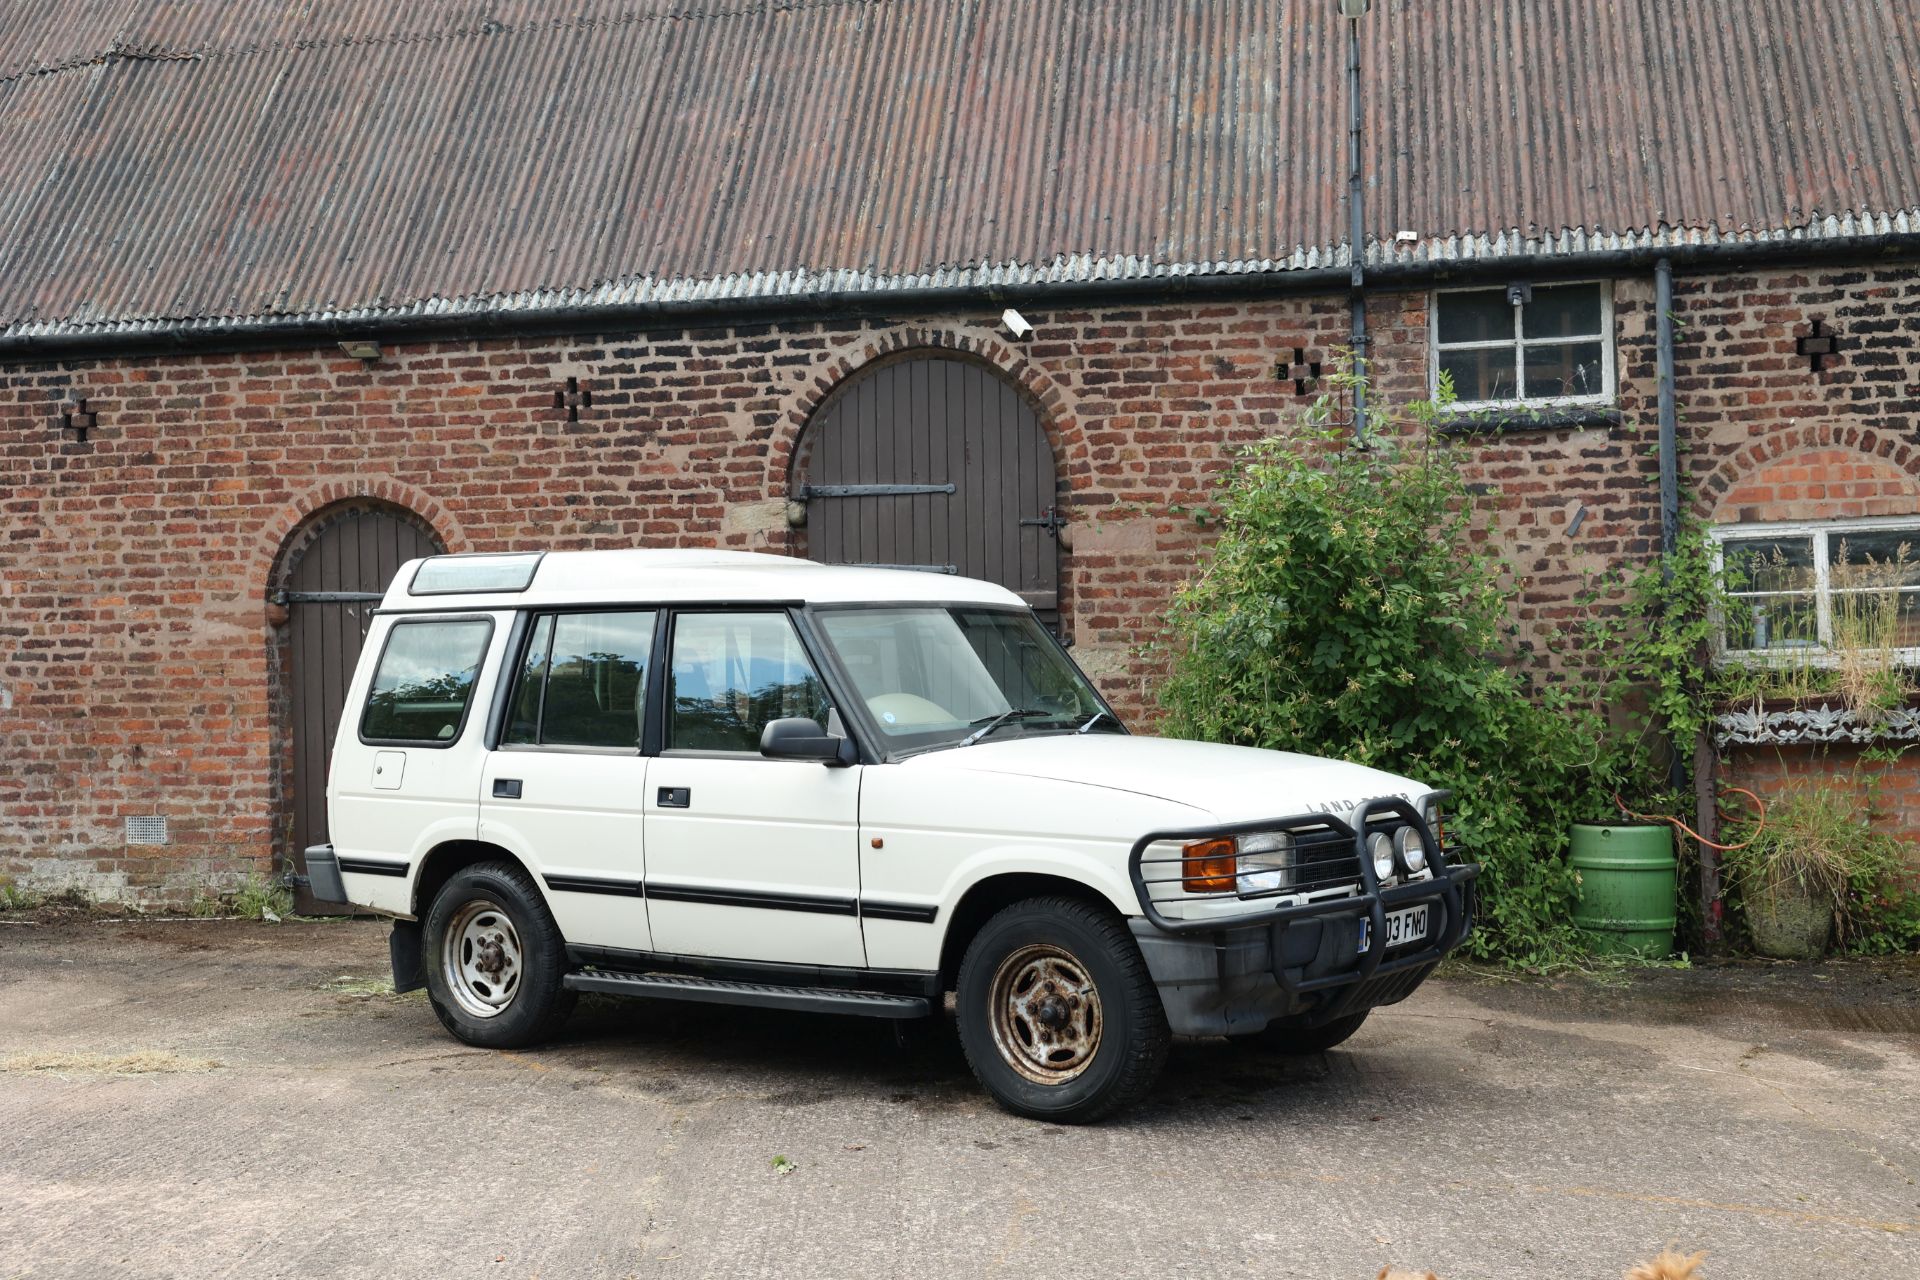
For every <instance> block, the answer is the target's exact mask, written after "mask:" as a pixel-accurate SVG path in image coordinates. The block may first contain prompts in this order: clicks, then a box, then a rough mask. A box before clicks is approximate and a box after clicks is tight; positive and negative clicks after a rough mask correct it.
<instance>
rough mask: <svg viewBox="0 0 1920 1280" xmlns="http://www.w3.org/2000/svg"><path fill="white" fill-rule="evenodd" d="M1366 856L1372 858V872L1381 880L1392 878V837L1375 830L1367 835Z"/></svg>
mask: <svg viewBox="0 0 1920 1280" xmlns="http://www.w3.org/2000/svg"><path fill="white" fill-rule="evenodd" d="M1367 856H1368V857H1370V858H1372V859H1373V874H1374V875H1375V876H1376V877H1377V878H1378V879H1380V880H1381V881H1382V882H1385V881H1388V880H1391V879H1393V837H1392V836H1390V835H1388V834H1387V833H1386V832H1384V831H1376V832H1374V833H1373V834H1372V835H1370V836H1368V837H1367Z"/></svg>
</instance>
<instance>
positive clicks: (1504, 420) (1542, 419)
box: [1437, 405, 1626, 437]
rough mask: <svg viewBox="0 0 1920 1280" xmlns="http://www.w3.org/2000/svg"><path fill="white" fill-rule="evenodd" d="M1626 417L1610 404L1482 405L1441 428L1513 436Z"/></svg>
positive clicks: (1607, 425) (1455, 432) (1609, 423)
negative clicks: (1556, 406)
mask: <svg viewBox="0 0 1920 1280" xmlns="http://www.w3.org/2000/svg"><path fill="white" fill-rule="evenodd" d="M1625 421H1626V415H1625V414H1623V413H1621V412H1620V411H1619V410H1618V409H1614V408H1610V407H1608V406H1606V405H1582V406H1579V407H1577V408H1572V409H1518V408H1515V409H1480V410H1476V411H1475V412H1472V413H1460V414H1456V415H1454V416H1453V417H1450V418H1444V419H1442V420H1441V421H1440V422H1439V423H1438V424H1437V429H1438V430H1439V432H1440V433H1441V434H1442V435H1447V436H1465V437H1473V436H1510V435H1516V434H1519V433H1521V432H1525V431H1579V430H1586V429H1589V428H1593V427H1605V428H1608V429H1612V428H1614V427H1617V426H1619V425H1620V424H1621V423H1623V422H1625Z"/></svg>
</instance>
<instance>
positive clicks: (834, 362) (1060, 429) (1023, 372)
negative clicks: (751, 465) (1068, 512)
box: [767, 328, 1092, 494]
mask: <svg viewBox="0 0 1920 1280" xmlns="http://www.w3.org/2000/svg"><path fill="white" fill-rule="evenodd" d="M915 354H922V355H928V356H946V357H953V356H959V357H961V358H963V359H970V360H972V361H973V363H975V364H979V365H982V366H984V367H985V368H988V369H991V370H992V371H993V372H994V373H996V374H998V375H999V376H1000V377H1002V378H1004V379H1005V380H1006V381H1007V382H1008V383H1010V384H1011V385H1012V386H1013V387H1014V388H1015V390H1017V391H1018V392H1019V393H1020V394H1021V396H1022V397H1023V398H1025V399H1026V400H1027V402H1028V404H1029V405H1030V406H1031V407H1032V409H1033V411H1034V414H1035V416H1036V417H1038V418H1039V420H1040V429H1041V430H1042V431H1044V432H1045V433H1046V437H1047V445H1048V447H1050V448H1051V449H1052V450H1053V457H1054V465H1055V467H1056V468H1057V471H1058V474H1060V475H1062V476H1065V477H1067V478H1068V479H1069V481H1070V483H1072V485H1073V487H1074V488H1076V489H1078V488H1079V487H1080V486H1081V484H1082V483H1083V482H1084V481H1085V479H1086V478H1088V477H1090V476H1091V474H1092V469H1091V466H1090V465H1089V464H1088V463H1087V460H1086V457H1087V443H1086V435H1085V432H1084V431H1083V430H1082V429H1081V426H1080V424H1079V423H1078V422H1077V421H1075V419H1074V418H1073V415H1072V414H1070V413H1068V412H1067V397H1066V394H1065V393H1064V392H1062V391H1061V390H1060V387H1059V385H1058V384H1057V383H1055V382H1054V380H1053V379H1052V378H1050V377H1048V376H1047V374H1046V373H1045V372H1043V371H1042V370H1041V369H1039V368H1038V367H1037V366H1036V365H1034V364H1033V363H1032V362H1031V361H1029V360H1028V359H1027V358H1026V357H1025V356H1024V355H1022V354H1021V353H1020V352H1019V351H1018V350H1016V349H1014V348H1013V347H1010V346H1008V345H1007V344H1006V343H1004V342H1001V341H999V340H998V339H995V338H992V337H988V336H986V335H983V334H981V333H979V332H977V331H967V330H960V329H926V328H900V329H889V330H887V331H885V332H883V333H876V334H874V335H873V336H872V338H871V340H870V341H868V342H867V343H866V345H865V346H863V347H861V348H860V349H859V350H858V351H853V352H843V353H841V354H838V355H830V356H828V357H827V358H826V359H824V360H822V361H821V363H820V366H819V368H817V369H816V370H814V373H813V376H812V377H811V378H810V379H808V382H807V385H806V387H805V388H803V389H802V391H801V394H800V397H799V399H798V400H796V401H795V403H794V405H793V407H792V408H791V409H789V410H788V412H787V423H788V429H787V430H786V431H783V432H780V433H778V434H777V435H776V437H775V439H774V441H773V445H772V447H771V448H770V449H768V451H767V491H768V492H769V493H775V494H791V492H792V483H793V472H794V468H795V466H796V465H797V463H798V462H799V460H800V457H801V452H802V448H801V446H802V444H803V442H804V440H805V437H806V430H807V424H808V423H810V422H812V421H813V419H814V417H815V416H816V415H817V414H818V413H819V412H820V409H821V408H822V406H824V405H825V404H826V403H827V401H828V400H830V399H832V398H833V396H834V394H835V393H836V392H838V391H839V390H840V389H841V388H842V387H844V386H846V385H847V384H848V383H849V382H850V381H851V380H852V379H853V378H855V377H857V376H858V375H859V374H860V373H862V372H863V371H865V370H867V369H869V368H872V367H873V366H875V365H876V364H879V363H882V362H886V361H891V360H894V359H899V358H902V357H910V356H912V355H915Z"/></svg>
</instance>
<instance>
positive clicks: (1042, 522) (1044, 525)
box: [1020, 507, 1067, 538]
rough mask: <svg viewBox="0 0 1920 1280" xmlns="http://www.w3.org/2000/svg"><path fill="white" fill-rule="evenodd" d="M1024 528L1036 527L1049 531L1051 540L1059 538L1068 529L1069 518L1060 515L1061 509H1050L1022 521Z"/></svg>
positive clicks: (1048, 534)
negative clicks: (1062, 531)
mask: <svg viewBox="0 0 1920 1280" xmlns="http://www.w3.org/2000/svg"><path fill="white" fill-rule="evenodd" d="M1020 523H1021V525H1022V526H1028V525H1032V526H1036V527H1038V528H1041V529H1045V530H1046V531H1047V536H1048V537H1049V538H1057V537H1059V536H1060V531H1061V530H1062V529H1064V528H1066V527H1067V518H1066V517H1065V516H1063V515H1061V514H1060V508H1058V507H1048V508H1047V509H1046V510H1045V511H1042V512H1041V513H1040V514H1039V515H1037V516H1028V517H1027V518H1026V519H1024V520H1022V521H1021V522H1020Z"/></svg>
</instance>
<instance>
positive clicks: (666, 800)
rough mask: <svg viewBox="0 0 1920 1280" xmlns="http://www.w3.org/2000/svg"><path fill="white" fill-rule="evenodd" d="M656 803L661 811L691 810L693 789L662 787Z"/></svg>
mask: <svg viewBox="0 0 1920 1280" xmlns="http://www.w3.org/2000/svg"><path fill="white" fill-rule="evenodd" d="M658 803H659V805H660V807H661V808H662V809H691V808H692V807H693V788H691V787H662V788H660V794H659V798H658Z"/></svg>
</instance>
